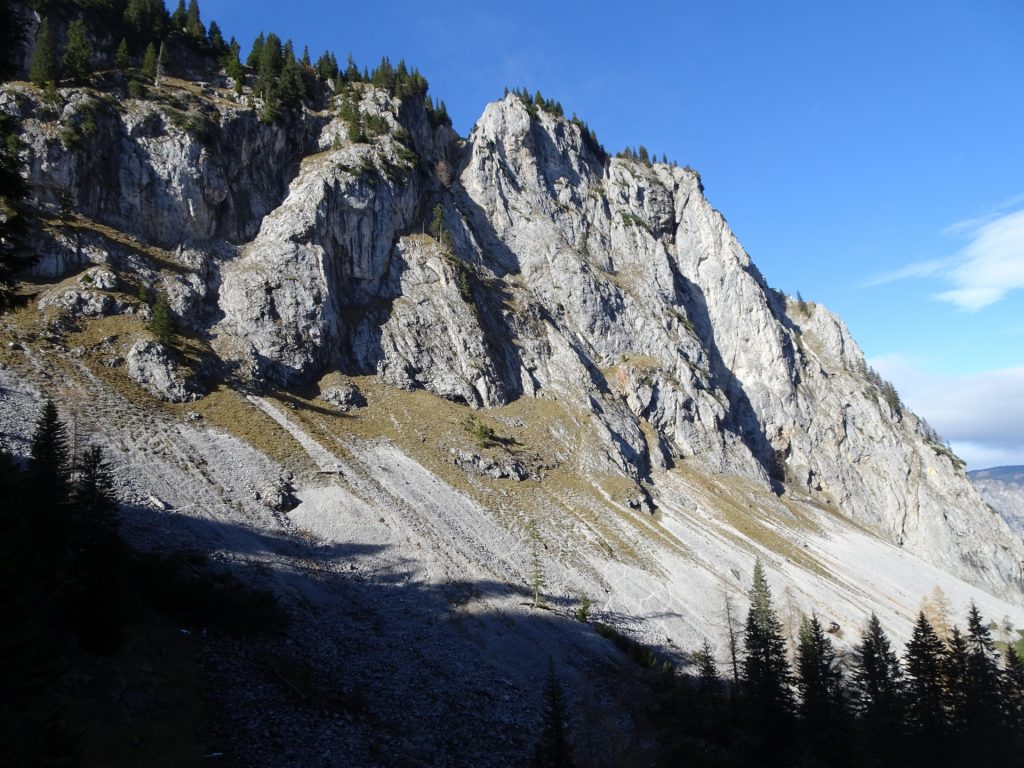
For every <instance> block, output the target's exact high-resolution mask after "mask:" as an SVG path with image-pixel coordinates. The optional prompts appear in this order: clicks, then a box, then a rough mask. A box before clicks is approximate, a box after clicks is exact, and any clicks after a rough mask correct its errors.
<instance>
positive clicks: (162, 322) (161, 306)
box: [149, 292, 177, 346]
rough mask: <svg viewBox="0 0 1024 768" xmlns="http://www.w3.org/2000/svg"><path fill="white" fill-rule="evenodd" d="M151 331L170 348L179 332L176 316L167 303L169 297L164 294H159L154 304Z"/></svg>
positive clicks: (150, 324)
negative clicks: (175, 320) (176, 326)
mask: <svg viewBox="0 0 1024 768" xmlns="http://www.w3.org/2000/svg"><path fill="white" fill-rule="evenodd" d="M149 330H150V331H151V332H152V334H153V335H154V336H156V340H157V341H159V342H160V343H161V344H163V345H165V346H169V345H171V344H173V343H174V338H175V334H176V332H177V329H176V328H175V322H174V314H173V313H172V312H171V307H170V305H169V304H168V303H167V296H166V295H165V294H164V293H163V292H160V293H158V294H157V296H156V300H155V301H154V302H153V308H152V315H151V317H150V321H149Z"/></svg>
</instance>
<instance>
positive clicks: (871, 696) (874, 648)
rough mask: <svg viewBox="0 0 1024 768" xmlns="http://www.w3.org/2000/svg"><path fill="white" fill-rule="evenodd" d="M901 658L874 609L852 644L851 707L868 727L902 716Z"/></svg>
mask: <svg viewBox="0 0 1024 768" xmlns="http://www.w3.org/2000/svg"><path fill="white" fill-rule="evenodd" d="M901 674H902V673H901V671H900V662H899V658H898V657H897V656H896V652H895V651H894V650H893V648H892V644H891V643H890V642H889V638H888V637H887V636H886V634H885V630H883V629H882V623H881V622H880V621H879V620H878V616H876V615H875V614H874V613H872V614H871V618H869V619H868V624H867V627H866V628H865V630H864V633H863V634H862V635H861V640H860V643H859V644H857V645H856V646H854V648H853V664H852V672H851V674H850V693H851V697H852V704H853V707H854V711H855V712H856V713H857V715H859V716H860V718H861V720H862V721H863V722H866V723H869V724H870V727H871V728H876V727H879V726H882V725H884V724H888V723H893V722H896V721H899V720H900V719H901V697H900V678H901Z"/></svg>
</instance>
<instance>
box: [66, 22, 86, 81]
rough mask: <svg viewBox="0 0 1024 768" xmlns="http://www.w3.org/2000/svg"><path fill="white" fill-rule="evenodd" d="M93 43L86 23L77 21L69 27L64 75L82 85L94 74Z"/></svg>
mask: <svg viewBox="0 0 1024 768" xmlns="http://www.w3.org/2000/svg"><path fill="white" fill-rule="evenodd" d="M92 56H93V48H92V42H91V41H90V40H89V31H88V29H86V26H85V22H84V21H82V20H81V19H75V20H74V21H72V22H71V24H70V25H68V44H67V47H66V48H65V49H64V74H65V75H67V76H68V77H70V78H71V79H72V80H74V81H76V82H78V83H81V82H84V81H85V80H86V78H88V77H89V75H90V74H92Z"/></svg>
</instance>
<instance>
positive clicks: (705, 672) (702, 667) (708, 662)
mask: <svg viewBox="0 0 1024 768" xmlns="http://www.w3.org/2000/svg"><path fill="white" fill-rule="evenodd" d="M693 660H694V661H695V662H696V663H697V678H698V679H699V680H700V690H701V692H702V693H703V694H704V695H705V696H713V695H715V694H716V693H718V689H719V688H720V686H721V683H722V677H721V675H720V674H719V672H718V665H717V664H716V663H715V652H714V649H712V647H711V643H710V642H709V641H708V639H707V638H706V637H705V638H704V644H703V645H702V646H701V648H700V650H699V651H697V652H696V653H695V654H693Z"/></svg>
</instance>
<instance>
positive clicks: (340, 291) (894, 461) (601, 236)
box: [0, 81, 1024, 601]
mask: <svg viewBox="0 0 1024 768" xmlns="http://www.w3.org/2000/svg"><path fill="white" fill-rule="evenodd" d="M353 88H354V92H355V98H356V101H357V109H358V111H359V112H360V114H361V115H363V116H365V117H367V118H372V119H373V120H374V121H375V123H374V124H375V125H379V126H383V127H382V128H381V130H379V131H377V132H376V135H374V136H371V137H370V138H369V139H367V140H366V141H356V142H354V141H351V140H350V139H349V134H348V132H347V131H346V123H345V121H344V120H343V119H342V118H341V117H339V116H338V113H337V104H336V102H335V101H331V102H330V103H329V104H328V108H327V109H325V110H323V111H320V112H317V111H310V110H308V109H307V110H305V111H302V112H296V113H293V114H291V115H290V116H288V117H286V118H284V119H282V120H280V121H278V122H275V123H271V124H268V123H265V122H263V121H261V120H260V119H259V117H258V112H257V110H256V108H255V106H250V105H249V104H247V103H246V101H245V99H244V98H242V97H235V96H233V95H232V94H231V93H230V91H228V90H227V89H225V88H224V87H223V84H218V83H213V84H196V83H190V82H186V81H169V82H168V83H165V86H164V88H163V90H162V91H160V93H159V94H158V95H155V96H153V97H152V98H147V99H132V98H128V97H127V96H126V95H124V94H120V95H119V94H114V95H111V94H110V93H97V92H92V91H90V90H88V89H80V90H76V89H62V90H61V91H60V92H59V99H58V103H57V104H54V103H50V102H47V101H46V100H45V99H44V98H43V96H42V94H41V93H40V92H39V91H38V90H37V89H35V88H33V87H30V86H26V85H18V84H11V85H7V86H5V87H4V88H3V89H2V90H0V109H3V110H4V111H5V112H7V113H9V114H12V115H14V116H15V117H16V118H17V119H18V120H19V122H20V125H21V128H22V134H23V138H24V141H25V148H24V153H23V154H24V159H25V164H26V167H27V169H28V180H29V185H30V190H31V195H32V198H33V203H34V205H35V206H36V208H37V210H38V212H39V215H40V219H39V221H40V222H41V223H40V225H39V226H38V228H37V230H36V231H35V234H34V237H35V244H36V247H37V249H38V251H39V253H40V254H41V256H42V257H43V258H42V261H41V262H40V264H39V266H38V267H37V276H38V277H40V278H41V279H48V280H51V281H56V280H59V279H61V278H63V277H64V276H66V275H68V274H71V273H77V272H78V271H80V270H81V269H82V268H83V267H87V266H92V265H94V264H105V265H107V266H108V267H109V268H110V269H111V270H113V273H116V276H117V280H119V281H120V282H121V283H122V284H124V285H129V286H131V285H135V284H138V285H141V286H143V287H144V288H146V287H148V288H158V289H160V290H162V291H164V292H165V293H166V294H167V296H168V299H169V301H170V303H171V306H172V308H173V309H174V311H175V313H176V314H177V316H178V320H179V323H180V325H181V326H182V327H185V328H189V329H190V332H191V333H192V334H194V335H195V336H196V338H197V339H200V340H202V344H203V346H202V348H201V350H200V353H199V354H200V357H202V360H201V361H199V362H197V363H195V365H194V366H193V367H194V368H195V369H196V372H197V373H202V374H203V375H207V376H209V377H210V378H212V379H216V380H218V381H223V382H227V383H229V384H230V385H232V386H246V387H255V388H257V389H259V388H264V389H266V388H273V387H277V388H286V389H287V388H291V389H295V388H301V387H303V386H306V385H309V384H311V383H313V382H315V381H317V380H319V379H321V377H323V376H325V375H331V374H338V375H343V376H366V375H372V376H376V377H378V378H379V380H380V381H382V382H383V383H385V384H387V385H390V386H392V387H397V388H400V389H406V390H409V389H425V390H427V391H429V392H432V393H434V394H436V395H438V396H440V397H442V398H445V399H447V400H450V401H453V402H455V403H460V404H463V405H465V406H469V407H471V408H473V409H481V408H482V409H488V408H492V407H498V406H504V405H507V404H510V403H515V402H518V401H520V400H523V399H532V400H537V401H541V402H548V401H550V402H557V403H558V405H559V407H564V408H570V409H573V410H574V412H578V413H581V414H584V418H583V420H580V421H578V422H577V424H576V426H575V427H574V428H573V429H569V430H564V429H561V431H560V428H558V429H556V428H555V426H554V425H553V424H552V425H551V428H552V434H554V435H555V436H556V441H557V442H558V444H559V445H561V446H562V448H564V451H562V453H563V454H564V455H565V456H572V457H573V458H572V459H571V461H572V462H573V464H574V471H576V472H578V473H580V474H581V475H582V476H584V477H590V478H595V477H609V476H611V477H616V478H619V479H620V480H621V482H622V483H624V484H625V487H626V488H627V489H629V490H628V491H627V492H626V494H625V496H624V498H627V499H628V500H629V501H630V503H632V504H633V505H634V507H636V508H638V509H642V510H646V512H653V511H655V510H657V509H659V508H662V507H671V506H673V505H678V504H679V503H680V501H681V500H680V499H679V498H677V497H676V496H675V495H674V494H678V492H679V491H678V489H677V488H676V486H675V485H674V484H673V483H672V482H667V481H666V480H665V477H666V473H665V470H667V469H670V468H672V467H676V468H683V469H686V470H687V471H689V470H690V469H692V470H693V471H695V472H697V473H699V474H704V475H707V476H712V477H720V478H729V477H734V478H737V482H740V483H743V484H750V487H753V488H759V489H762V490H764V491H769V490H771V491H773V492H774V493H776V494H782V495H784V496H785V495H788V494H793V493H798V494H802V495H803V496H804V497H806V498H808V499H810V500H811V501H813V503H815V504H818V505H820V506H821V507H822V508H828V509H831V510H834V512H835V513H836V514H838V515H840V516H842V517H844V518H846V519H848V520H850V521H853V522H855V523H856V524H858V525H860V526H863V527H864V528H867V529H869V530H870V531H872V532H874V533H875V534H877V535H878V536H880V537H882V538H883V539H884V540H887V541H891V542H895V543H896V544H898V545H899V546H902V547H903V548H905V549H906V550H908V551H909V552H911V553H914V554H916V555H917V556H919V557H921V558H923V559H924V560H926V561H929V562H931V563H933V564H935V565H937V566H939V567H940V568H942V569H944V570H946V571H948V572H949V573H952V574H954V575H956V576H959V577H961V578H963V579H966V580H968V581H971V582H973V583H976V584H979V585H982V586H984V587H985V588H986V589H988V590H990V591H991V592H993V593H996V594H1000V595H1003V596H1008V597H1011V598H1012V599H1014V600H1018V601H1019V600H1020V599H1021V596H1022V594H1024V578H1022V563H1024V545H1022V543H1021V542H1020V540H1019V539H1017V538H1016V537H1015V536H1013V535H1012V534H1011V533H1010V531H1009V530H1008V529H1007V527H1006V524H1005V523H1004V522H1003V521H1002V520H1001V519H1000V518H999V517H998V516H997V515H994V514H992V512H991V511H990V510H989V509H988V507H987V506H986V505H985V504H984V503H983V502H982V501H981V499H980V498H979V496H978V494H977V492H976V491H975V490H974V488H972V486H971V484H970V482H969V481H968V479H967V477H966V475H965V473H964V472H963V469H962V466H961V465H960V463H959V462H958V461H957V459H956V458H955V457H953V456H952V455H950V454H949V453H948V451H946V450H945V449H944V448H943V447H942V446H940V445H936V444H933V443H931V442H930V441H929V440H928V438H927V430H926V429H925V428H924V427H923V426H922V425H921V424H920V423H919V421H918V419H917V418H916V417H915V416H914V415H913V414H912V413H910V412H908V411H906V410H905V409H902V408H901V407H898V406H897V405H895V404H890V403H889V402H888V401H887V400H886V398H884V397H883V396H882V393H881V392H880V391H879V389H878V387H876V386H875V384H873V383H872V381H871V379H870V377H869V376H867V371H866V367H865V363H864V358H863V355H862V353H861V351H860V350H859V349H858V347H857V345H856V344H855V342H854V341H853V340H852V338H851V337H850V334H849V332H848V330H847V329H846V327H845V326H844V325H843V323H842V321H841V320H839V319H838V318H836V317H835V316H833V315H832V314H830V313H829V312H828V311H827V310H826V309H825V308H824V307H822V306H819V305H815V304H798V303H797V302H794V301H793V300H791V299H788V298H787V297H785V296H783V295H782V294H780V293H778V292H776V291H774V290H772V289H771V288H770V287H769V286H768V285H767V283H766V281H765V279H764V277H763V276H762V275H761V274H760V272H759V271H758V270H757V268H756V266H755V265H754V264H753V263H752V262H751V260H750V258H749V256H748V255H747V254H746V252H745V251H744V250H743V248H742V246H741V245H740V244H739V242H738V241H737V240H736V238H735V237H734V235H733V234H732V232H731V231H730V229H729V226H728V224H727V223H726V221H725V219H724V218H723V217H722V216H721V214H719V213H718V212H717V211H716V210H715V209H714V208H713V207H712V206H711V204H710V203H709V201H708V200H707V199H706V197H705V196H704V192H703V188H702V185H701V181H700V177H699V176H698V175H697V173H696V172H694V171H692V170H690V169H682V168H678V167H674V166H669V165H664V164H658V163H655V164H653V165H647V164H644V163H640V162H638V161H634V160H628V159H621V158H609V157H607V156H606V155H605V154H604V153H603V151H601V150H600V148H599V147H596V146H594V145H593V143H592V142H591V141H588V139H587V137H586V136H585V135H584V132H583V131H582V129H581V127H580V125H578V124H577V123H575V122H571V121H568V120H566V119H564V118H562V117H559V116H556V115H554V114H549V113H548V112H545V111H544V110H537V109H536V108H535V107H534V108H528V107H527V105H525V104H524V103H523V102H522V101H521V100H520V99H519V98H518V97H516V96H515V95H509V96H506V97H505V98H504V99H502V100H501V101H498V102H495V103H493V104H490V105H488V106H487V108H486V109H485V110H484V113H483V115H482V117H481V118H480V120H479V121H478V122H477V124H476V126H475V127H474V128H473V130H472V132H471V134H470V136H469V137H468V138H467V139H462V138H460V137H458V136H456V135H455V134H454V133H453V132H452V131H451V129H450V128H448V127H447V126H446V125H435V124H434V123H432V121H431V119H430V115H429V114H428V113H427V111H426V110H425V109H424V108H423V106H422V102H421V100H420V102H417V103H413V102H412V101H409V102H408V103H403V102H402V100H401V99H399V98H397V97H395V96H392V95H389V94H388V93H386V92H384V91H382V90H379V89H376V88H374V87H372V86H370V85H368V84H357V85H355V86H354V87H353ZM435 212H437V214H439V215H435ZM76 290H78V289H76ZM60 295H62V296H63V295H65V294H60ZM43 301H46V299H44V300H43ZM53 301H54V299H52V298H51V299H50V302H51V304H52V303H53ZM72 304H74V306H71V305H68V306H67V307H66V311H67V312H68V313H70V314H71V315H76V313H77V314H78V315H89V314H90V313H91V314H92V315H96V314H100V315H104V314H107V315H109V314H117V313H118V312H121V311H128V310H132V311H134V310H135V309H140V308H139V307H133V305H132V304H131V302H130V300H128V299H122V300H121V303H120V304H118V303H117V302H108V303H106V304H104V303H102V302H101V303H100V304H96V302H91V303H89V302H86V304H87V305H88V306H90V307H93V306H101V305H102V307H107V309H101V310H96V311H95V312H93V311H92V310H91V309H90V310H89V311H88V312H85V311H83V312H77V310H76V309H75V307H76V306H78V304H76V303H74V302H72ZM117 307H120V309H115V308H117ZM140 311H141V309H140ZM197 343H198V342H197ZM139 349H142V347H138V348H134V352H133V355H134V357H132V359H131V361H130V362H131V364H132V365H133V366H134V368H133V370H134V369H135V368H138V367H139V362H138V358H139V357H140V354H141V353H140V352H139ZM111 365H115V366H116V365H117V361H116V360H114V361H113V362H112V363H111ZM167 370H171V369H170V368H168V369H167ZM167 375H168V376H169V375H170V374H167ZM135 378H136V379H137V380H138V379H139V377H138V376H136V377H135ZM147 380H148V379H147ZM168 386H170V385H168ZM151 388H152V387H151ZM206 389H209V387H205V388H204V387H199V386H197V387H196V388H189V389H188V391H187V398H189V399H190V398H194V397H199V396H200V394H199V393H200V392H201V391H205V390H206ZM175 391H177V390H175ZM182 392H185V390H184V389H183V390H182ZM172 399H174V398H172ZM177 399H186V398H185V395H182V396H181V397H180V398H177ZM583 436H585V437H583ZM581 440H585V441H586V444H587V446H588V449H587V450H586V451H578V452H574V451H573V450H572V448H573V446H575V445H577V444H579V443H580V442H581ZM559 450H561V449H559ZM538 461H539V462H540V463H541V464H542V463H543V457H541V458H540V459H538ZM524 476H525V475H524ZM538 476H539V475H538Z"/></svg>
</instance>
